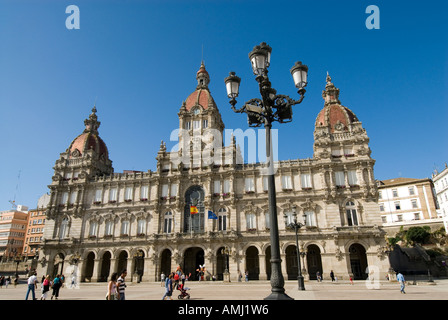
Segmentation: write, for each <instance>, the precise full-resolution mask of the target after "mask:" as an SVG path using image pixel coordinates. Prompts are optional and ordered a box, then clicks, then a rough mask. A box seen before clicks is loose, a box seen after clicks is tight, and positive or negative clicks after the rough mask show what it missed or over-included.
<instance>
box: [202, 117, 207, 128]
mask: <svg viewBox="0 0 448 320" xmlns="http://www.w3.org/2000/svg"><path fill="white" fill-rule="evenodd" d="M207 127H208V120H207V119H206V120H203V121H202V128H204V129H205V128H207Z"/></svg>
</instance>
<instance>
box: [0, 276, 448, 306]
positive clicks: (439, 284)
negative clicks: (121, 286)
mask: <svg viewBox="0 0 448 320" xmlns="http://www.w3.org/2000/svg"><path fill="white" fill-rule="evenodd" d="M38 286H39V288H38V289H37V290H36V297H37V298H40V296H41V292H40V284H39V285H38ZM186 286H187V287H189V288H190V290H189V291H188V292H189V293H190V295H191V300H190V301H205V300H263V299H264V298H265V297H267V296H268V295H269V294H270V293H271V285H270V283H269V281H249V282H231V283H223V282H222V281H216V282H213V281H203V282H198V281H192V282H188V281H187V282H186ZM106 287H107V283H81V284H80V286H79V287H77V288H70V286H67V285H66V286H65V287H63V288H62V289H61V291H60V296H59V300H105V295H106ZM305 289H306V290H305V291H299V290H298V285H297V281H286V283H285V290H286V294H287V295H289V296H290V297H291V298H294V299H295V300H448V280H446V279H443V280H437V279H436V280H434V284H429V283H427V282H417V283H416V284H415V285H413V284H412V281H411V282H408V285H407V286H406V294H402V293H400V288H399V284H398V283H397V282H387V281H379V282H378V283H376V284H375V283H374V284H371V283H368V282H366V281H355V282H354V284H353V285H352V284H350V283H349V282H342V281H340V282H338V283H332V282H331V281H323V282H319V283H318V282H316V281H309V282H305ZM26 291H27V285H26V284H23V283H21V284H19V285H17V287H14V286H13V285H9V286H8V288H6V287H5V286H3V288H1V289H0V300H24V299H25V295H26ZM178 293H179V291H177V290H176V291H175V293H174V295H173V299H175V300H177V295H178ZM163 294H164V287H162V286H161V284H160V283H127V289H126V300H161V298H162V296H163ZM29 299H31V296H30V298H29Z"/></svg>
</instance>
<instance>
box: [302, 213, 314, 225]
mask: <svg viewBox="0 0 448 320" xmlns="http://www.w3.org/2000/svg"><path fill="white" fill-rule="evenodd" d="M305 216H306V225H307V226H308V227H315V226H316V219H315V215H314V211H305Z"/></svg>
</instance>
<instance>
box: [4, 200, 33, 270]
mask: <svg viewBox="0 0 448 320" xmlns="http://www.w3.org/2000/svg"><path fill="white" fill-rule="evenodd" d="M27 220H28V208H27V207H24V206H17V210H15V209H14V210H8V211H0V257H1V260H2V261H11V260H14V259H17V258H18V257H19V256H20V257H21V254H22V250H23V245H24V239H25V232H26V225H27Z"/></svg>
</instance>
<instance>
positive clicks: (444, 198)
mask: <svg viewBox="0 0 448 320" xmlns="http://www.w3.org/2000/svg"><path fill="white" fill-rule="evenodd" d="M432 180H433V181H434V189H435V192H436V196H437V202H438V204H439V207H440V209H439V216H440V218H442V219H443V224H444V226H445V231H446V232H447V233H448V165H447V164H446V163H445V168H444V169H443V170H442V171H441V172H438V171H436V172H434V174H433V175H432Z"/></svg>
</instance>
